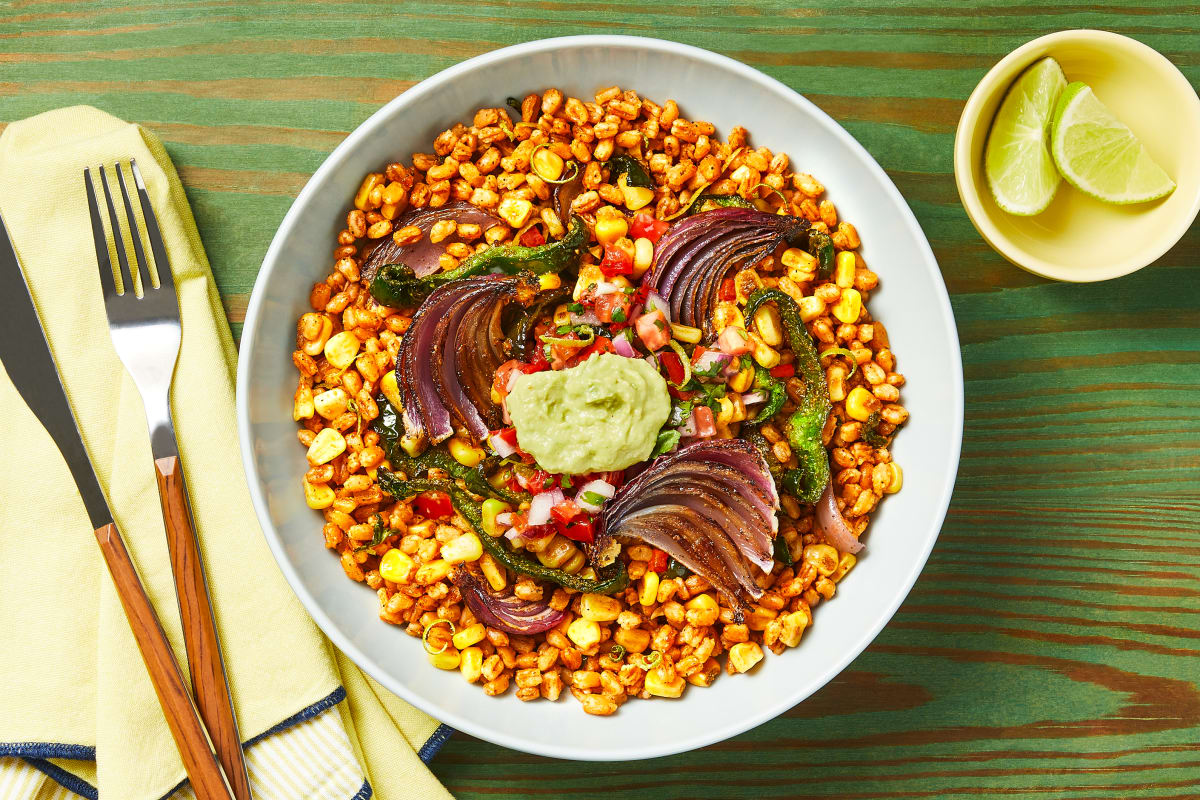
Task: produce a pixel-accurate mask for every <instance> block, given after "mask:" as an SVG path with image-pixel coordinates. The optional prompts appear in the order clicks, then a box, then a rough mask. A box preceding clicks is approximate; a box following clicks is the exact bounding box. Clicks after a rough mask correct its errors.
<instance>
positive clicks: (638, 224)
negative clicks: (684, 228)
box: [629, 211, 671, 244]
mask: <svg viewBox="0 0 1200 800" xmlns="http://www.w3.org/2000/svg"><path fill="white" fill-rule="evenodd" d="M670 227H671V226H670V225H669V224H668V223H666V222H664V221H663V220H661V219H655V218H654V216H653V215H651V214H647V213H646V212H645V211H643V212H642V213H640V214H637V215H635V216H634V218H633V224H632V225H630V226H629V234H630V236H632V237H633V238H634V239H649V240H650V241H651V242H654V243H656V244H657V243H658V240H659V239H661V238H662V235H663V234H664V233H666V232H667V229H668V228H670Z"/></svg>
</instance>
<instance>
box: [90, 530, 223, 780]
mask: <svg viewBox="0 0 1200 800" xmlns="http://www.w3.org/2000/svg"><path fill="white" fill-rule="evenodd" d="M96 541H97V542H98V543H99V544H100V552H101V553H102V554H103V555H104V563H105V564H106V565H107V566H108V572H109V574H110V575H112V580H113V584H115V586H116V589H117V596H118V597H120V598H121V606H122V607H123V608H124V609H125V617H126V619H128V620H129V627H130V628H131V629H132V630H133V638H134V639H135V640H136V641H137V645H138V650H139V651H140V652H141V654H142V660H143V661H144V662H145V663H146V671H147V672H148V673H150V682H151V683H152V684H153V685H154V692H155V694H156V695H158V702H159V704H160V705H161V706H162V708H163V713H164V714H165V715H166V718H167V727H168V728H170V730H171V736H173V737H174V738H175V745H176V746H177V747H178V748H179V755H180V756H181V757H182V759H183V767H184V769H185V770H186V771H187V775H188V779H189V780H190V781H191V783H192V788H193V789H194V790H195V792H196V797H197V798H198V800H230V798H231V797H232V795H231V794H230V790H229V784H228V783H226V781H225V775H224V774H223V773H222V772H221V765H220V763H218V761H217V759H216V756H214V755H213V752H212V749H211V748H210V745H209V740H208V736H207V735H206V734H205V732H204V726H203V723H201V721H200V716H199V714H198V712H197V711H196V706H195V705H193V703H192V698H191V695H189V694H188V691H187V687H186V686H185V685H184V683H183V675H182V673H181V672H180V671H179V665H178V664H176V663H175V655H174V653H173V652H172V651H171V644H170V643H169V642H168V641H167V635H166V634H165V633H163V629H162V626H161V625H160V624H159V622H158V616H157V615H156V614H155V613H154V606H152V605H151V604H150V598H149V597H148V596H147V595H146V590H145V588H144V587H143V586H142V581H141V579H140V578H138V574H137V568H136V567H135V566H134V564H133V559H132V558H131V557H130V556H129V551H128V550H127V549H126V548H125V540H124V539H122V538H121V533H120V531H118V530H117V526H116V525H114V524H112V523H111V522H110V523H109V524H107V525H105V526H104V527H102V528H97V529H96Z"/></svg>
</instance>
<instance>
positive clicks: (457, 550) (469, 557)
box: [442, 533, 483, 564]
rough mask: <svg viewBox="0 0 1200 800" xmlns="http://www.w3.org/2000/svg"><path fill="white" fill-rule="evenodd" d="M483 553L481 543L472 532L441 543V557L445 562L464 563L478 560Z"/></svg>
mask: <svg viewBox="0 0 1200 800" xmlns="http://www.w3.org/2000/svg"><path fill="white" fill-rule="evenodd" d="M482 555H483V543H482V542H480V541H479V537H478V536H476V535H475V534H473V533H464V534H463V535H462V536H459V537H457V538H455V539H451V540H450V541H448V542H446V543H445V544H443V545H442V558H443V559H445V561H446V563H447V564H465V563H467V562H468V561H478V560H479V557H480V556H482Z"/></svg>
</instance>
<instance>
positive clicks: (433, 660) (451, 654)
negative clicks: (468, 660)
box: [429, 647, 462, 669]
mask: <svg viewBox="0 0 1200 800" xmlns="http://www.w3.org/2000/svg"><path fill="white" fill-rule="evenodd" d="M461 660H462V656H461V655H459V652H458V651H457V650H455V649H454V648H453V647H447V648H446V649H445V650H443V651H442V652H440V653H430V654H429V663H430V664H433V665H434V666H435V667H437V668H438V669H458V665H459V663H460V662H461Z"/></svg>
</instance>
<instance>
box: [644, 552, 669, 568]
mask: <svg viewBox="0 0 1200 800" xmlns="http://www.w3.org/2000/svg"><path fill="white" fill-rule="evenodd" d="M646 569H648V570H649V571H650V572H658V573H663V572H666V571H667V553H666V551H665V550H659V549H657V548H655V550H654V552H652V553H651V554H650V560H649V561H647V562H646Z"/></svg>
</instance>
